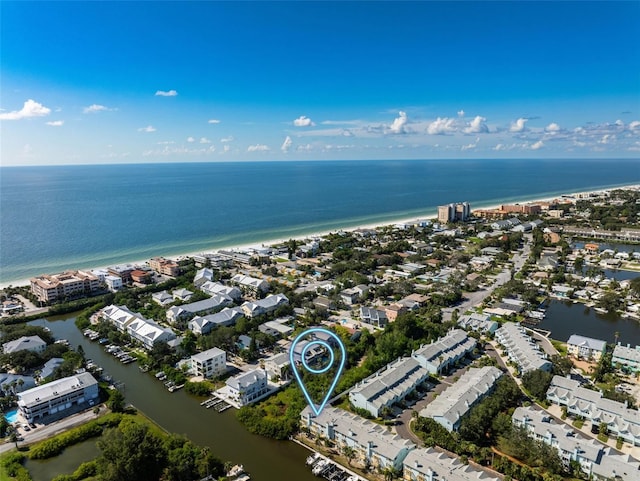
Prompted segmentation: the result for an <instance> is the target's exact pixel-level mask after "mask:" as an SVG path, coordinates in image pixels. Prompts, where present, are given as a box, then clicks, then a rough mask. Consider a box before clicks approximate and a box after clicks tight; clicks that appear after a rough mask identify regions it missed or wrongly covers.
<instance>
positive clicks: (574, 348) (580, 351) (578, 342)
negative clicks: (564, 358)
mask: <svg viewBox="0 0 640 481" xmlns="http://www.w3.org/2000/svg"><path fill="white" fill-rule="evenodd" d="M606 350H607V343H606V342H605V341H602V340H600V339H593V338H591V337H585V336H580V335H578V334H572V335H571V337H569V340H568V341H567V352H568V353H569V354H571V355H572V356H575V357H577V358H579V359H589V360H594V361H599V360H600V358H601V357H602V355H603V354H604V353H605V351H606Z"/></svg>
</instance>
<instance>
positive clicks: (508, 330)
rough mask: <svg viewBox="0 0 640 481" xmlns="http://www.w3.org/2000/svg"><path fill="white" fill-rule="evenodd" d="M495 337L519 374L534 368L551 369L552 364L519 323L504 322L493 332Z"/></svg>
mask: <svg viewBox="0 0 640 481" xmlns="http://www.w3.org/2000/svg"><path fill="white" fill-rule="evenodd" d="M495 338H496V341H498V342H499V343H500V345H501V346H502V347H503V348H504V349H505V350H506V352H507V356H508V357H509V360H510V361H511V362H513V363H515V365H516V367H517V369H518V372H519V373H520V374H524V373H526V372H528V371H532V370H534V369H541V370H543V371H551V367H552V364H551V362H550V361H548V360H547V356H546V354H545V353H544V352H543V351H541V350H540V348H539V347H538V345H537V344H536V343H535V342H534V341H533V339H531V337H530V336H529V335H528V334H527V332H526V331H525V330H524V328H523V327H522V326H520V325H519V324H516V323H514V322H506V323H504V324H503V325H502V327H501V328H500V329H498V330H497V331H496V332H495Z"/></svg>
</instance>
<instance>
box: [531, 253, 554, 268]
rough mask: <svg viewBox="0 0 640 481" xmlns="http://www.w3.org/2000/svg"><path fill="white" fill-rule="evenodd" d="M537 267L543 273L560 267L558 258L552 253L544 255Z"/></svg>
mask: <svg viewBox="0 0 640 481" xmlns="http://www.w3.org/2000/svg"><path fill="white" fill-rule="evenodd" d="M536 265H537V266H538V268H539V269H542V270H543V271H552V270H554V269H555V268H556V267H558V256H557V255H556V254H552V253H543V254H542V255H541V256H540V259H538V261H537V262H536Z"/></svg>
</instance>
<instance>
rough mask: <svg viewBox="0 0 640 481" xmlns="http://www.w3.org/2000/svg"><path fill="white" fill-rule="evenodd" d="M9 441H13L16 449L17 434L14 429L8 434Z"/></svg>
mask: <svg viewBox="0 0 640 481" xmlns="http://www.w3.org/2000/svg"><path fill="white" fill-rule="evenodd" d="M9 441H11V442H12V443H15V445H16V449H18V434H17V433H16V432H15V431H12V432H11V434H10V435H9Z"/></svg>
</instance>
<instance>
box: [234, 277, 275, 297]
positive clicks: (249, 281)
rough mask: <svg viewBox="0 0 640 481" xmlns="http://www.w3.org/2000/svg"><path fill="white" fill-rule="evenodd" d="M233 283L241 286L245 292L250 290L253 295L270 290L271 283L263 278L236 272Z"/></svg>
mask: <svg viewBox="0 0 640 481" xmlns="http://www.w3.org/2000/svg"><path fill="white" fill-rule="evenodd" d="M231 283H232V284H235V285H237V286H238V287H240V289H241V290H242V291H244V292H248V293H250V294H253V295H257V294H258V293H265V292H267V291H268V290H269V283H268V282H266V281H263V280H262V279H256V278H255V277H250V276H245V275H244V274H236V275H235V276H233V277H232V278H231Z"/></svg>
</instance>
